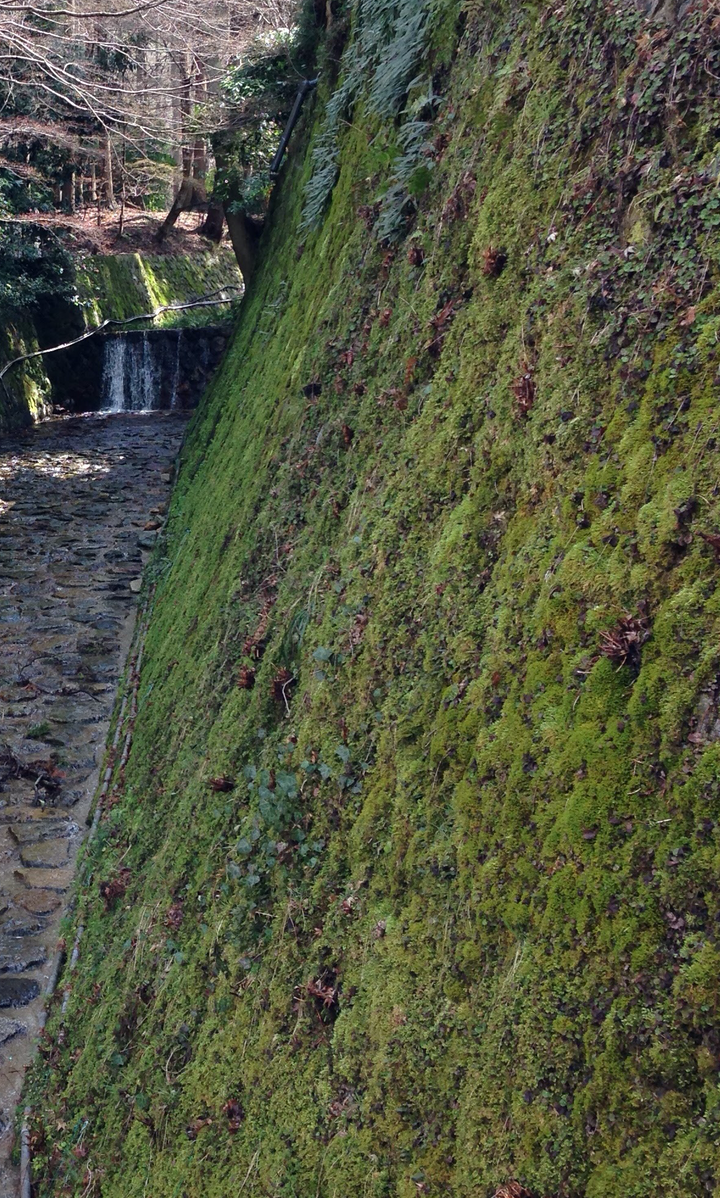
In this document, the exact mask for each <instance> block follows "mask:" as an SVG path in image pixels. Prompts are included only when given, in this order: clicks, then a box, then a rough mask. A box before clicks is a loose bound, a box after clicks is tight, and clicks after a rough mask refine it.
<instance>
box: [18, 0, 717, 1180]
mask: <svg viewBox="0 0 720 1198" xmlns="http://www.w3.org/2000/svg"><path fill="white" fill-rule="evenodd" d="M709 20H710V18H709V17H705V16H704V15H703V14H702V13H700V12H698V13H696V14H694V15H693V14H690V16H689V17H688V18H687V20H686V23H685V24H684V25H682V26H680V27H678V29H676V30H674V31H667V32H666V33H665V34H664V35H663V36H658V37H656V38H655V39H654V40H652V41H651V42H649V43H648V42H647V41H646V40H645V34H646V31H645V30H644V29H643V27H642V22H641V20H640V18H639V17H638V16H637V15H636V14H635V13H634V11H631V10H628V11H625V10H619V9H618V10H613V11H612V12H611V11H610V10H607V9H606V8H604V7H601V6H599V5H597V4H594V3H590V2H589V0H588V2H587V3H585V2H584V3H582V4H579V5H576V6H574V7H573V8H572V9H568V8H563V7H560V8H557V9H555V10H552V11H547V12H544V13H543V14H542V16H539V15H538V14H537V13H536V12H535V10H534V9H531V8H529V7H528V8H525V9H521V10H516V9H513V10H512V12H508V13H507V14H506V13H504V12H503V11H498V12H494V13H492V14H489V15H487V14H484V13H481V12H476V13H475V14H474V16H473V15H472V14H471V16H470V17H469V18H468V21H469V23H468V27H467V29H466V32H465V33H464V35H463V37H462V39H461V40H460V41H459V43H458V44H457V46H456V52H455V56H454V59H453V61H452V64H451V66H447V61H448V38H449V33H448V28H449V26H448V19H447V17H444V18H443V23H442V28H441V34H442V36H439V38H438V43H437V44H438V46H439V50H438V54H439V55H440V57H441V59H442V62H443V63H445V64H446V68H447V73H446V75H445V77H444V79H443V88H444V92H443V102H442V106H441V107H440V110H439V115H438V118H437V128H436V130H435V133H436V136H437V140H436V141H435V142H434V145H435V146H436V149H435V150H434V153H435V155H436V160H435V162H434V166H433V170H432V172H431V182H430V185H429V188H428V190H427V191H426V192H425V193H424V194H423V196H422V199H421V201H420V203H419V205H418V211H417V213H416V216H415V220H414V225H413V227H412V230H411V234H412V241H411V242H409V243H408V244H404V245H402V246H400V247H399V248H397V249H396V250H395V251H394V252H390V253H389V254H387V253H386V249H385V247H382V246H379V245H378V244H377V243H376V242H375V241H374V240H373V238H372V235H371V234H370V233H369V232H368V229H367V225H366V222H367V221H368V220H369V219H371V214H370V218H369V217H368V210H369V209H370V205H371V204H372V203H373V202H374V200H375V198H376V196H377V194H378V189H379V188H380V187H382V185H383V182H384V180H383V178H382V162H383V161H385V162H387V161H388V158H387V155H386V156H385V159H383V153H384V151H385V150H387V151H388V153H389V151H390V150H391V149H392V146H393V145H394V144H395V143H394V138H395V131H394V129H393V130H386V129H383V128H382V127H378V125H377V123H372V122H370V123H368V124H367V125H366V124H365V123H364V120H363V112H362V110H361V109H360V110H358V111H356V112H355V113H354V114H353V120H352V123H351V125H350V127H348V128H347V129H346V130H345V132H344V133H343V135H342V140H343V144H342V147H341V158H340V171H339V177H338V181H337V184H336V186H335V189H334V192H333V196H332V201H331V205H330V209H329V211H328V214H327V217H326V219H325V222H324V224H323V226H322V227H321V228H320V229H319V230H318V231H317V232H316V233H314V234H312V235H308V236H307V238H306V240H305V241H304V242H303V243H301V244H300V245H298V232H297V231H298V227H299V218H300V211H301V207H302V194H303V185H304V182H305V181H306V179H307V175H308V170H309V166H308V158H307V155H305V156H304V157H303V154H302V153H301V152H300V150H299V149H298V150H297V152H296V153H295V155H294V156H293V157H292V158H291V160H290V162H289V164H288V166H287V167H286V170H285V174H284V176H283V179H282V185H281V188H280V191H279V194H278V195H277V197H276V201H275V204H274V210H273V213H272V218H271V222H270V229H269V234H268V235H267V238H266V242H265V245H264V252H263V256H262V263H261V266H260V269H259V272H258V275H257V278H256V280H255V282H254V285H253V289H252V291H251V293H250V294H249V296H248V297H247V299H246V300H245V301H244V304H243V309H242V312H241V318H240V321H239V325H238V329H237V332H236V335H235V338H234V341H233V343H232V345H231V348H230V351H229V353H228V356H227V359H226V362H225V365H224V367H223V370H222V371H221V373H220V375H219V376H218V378H217V379H216V381H215V383H214V384H213V386H212V388H211V391H210V393H209V394H208V396H207V397H206V400H205V402H204V403H203V405H202V406H201V408H200V409H199V410H198V412H197V413H196V415H195V417H194V420H193V424H192V427H191V430H190V434H189V437H188V440H187V443H186V446H185V449H184V451H183V458H182V463H181V470H180V474H179V480H178V483H177V486H176V489H175V494H174V498H173V505H172V510H171V514H170V521H169V526H168V532H167V538H166V541H165V543H164V545H163V547H162V549H161V550H160V551H159V552H158V556H157V558H156V560H155V562H154V566H153V569H154V577H155V579H156V581H157V592H156V598H155V606H154V612H153V617H152V621H151V625H150V631H149V635H148V640H147V646H146V655H145V658H144V665H143V676H142V685H141V691H140V712H139V716H138V720H137V724H136V727H135V733H134V742H133V751H132V754H131V757H130V761H129V764H128V767H127V770H126V772H125V777H124V780H122V781H120V780H118V800H119V801H118V802H116V803H114V804H113V805H112V808H111V810H110V812H109V814H108V815H107V817H106V818H105V819H104V820H103V821H102V822H101V824H100V831H99V835H98V837H97V839H96V840H95V842H94V843H93V845H92V847H91V850H90V851H89V853H88V855H87V857H86V860H85V863H84V867H83V870H82V873H81V883H80V887H79V891H78V896H77V897H78V911H77V915H76V916H75V919H76V920H77V921H80V922H82V923H83V925H84V927H85V933H84V938H83V942H82V949H81V955H80V961H79V965H78V970H77V972H76V974H75V975H74V976H73V979H72V990H71V997H70V1001H69V1005H68V1011H67V1024H66V1028H65V1031H64V1033H63V1039H62V1041H61V1042H59V1043H57V1044H56V1046H54V1047H53V1044H54V1041H53V1039H52V1037H53V1035H54V1032H55V1031H56V1030H57V1029H58V1025H59V1022H60V1016H59V1014H58V1012H57V1010H56V1011H55V1013H54V1014H51V1017H50V1021H49V1024H48V1029H49V1032H50V1036H51V1039H50V1041H49V1042H48V1046H47V1048H46V1049H45V1050H44V1053H43V1054H42V1055H41V1058H40V1059H39V1060H38V1063H37V1065H36V1068H35V1070H34V1074H33V1077H32V1079H31V1083H30V1086H29V1089H28V1100H29V1101H30V1102H31V1103H32V1104H33V1108H34V1112H35V1116H34V1117H35V1120H36V1123H37V1132H38V1136H37V1142H38V1144H39V1145H41V1147H39V1148H38V1152H37V1159H36V1174H37V1187H38V1194H39V1195H41V1196H44V1195H50V1194H52V1193H57V1192H60V1191H61V1190H62V1189H63V1187H64V1188H65V1190H66V1192H68V1193H72V1194H78V1195H79V1194H81V1193H83V1192H84V1191H85V1190H86V1189H87V1186H88V1184H89V1180H88V1178H89V1174H88V1172H87V1171H88V1170H92V1172H93V1176H101V1182H100V1185H101V1189H102V1194H103V1196H104V1198H132V1196H134V1195H138V1196H139V1195H144V1194H152V1195H153V1198H171V1196H172V1198H179V1196H180V1195H181V1194H186V1195H192V1196H193V1198H194V1196H195V1195H200V1194H203V1195H207V1196H208V1198H226V1196H227V1195H228V1194H234V1193H241V1192H242V1193H247V1194H254V1195H261V1194H263V1195H267V1194H274V1195H288V1196H289V1195H313V1196H317V1195H322V1196H323V1198H330V1196H331V1195H340V1194H342V1195H343V1196H347V1198H350V1196H355V1195H357V1196H358V1198H359V1196H360V1195H363V1196H365V1195H374V1196H377V1198H381V1196H386V1195H387V1196H390V1195H393V1196H396V1195H403V1196H405V1195H407V1196H410V1195H415V1194H418V1193H428V1194H443V1193H445V1194H453V1195H456V1196H458V1198H462V1196H466V1195H467V1196H468V1198H469V1196H470V1195H473V1198H474V1196H476V1195H487V1196H488V1198H489V1196H490V1195H492V1194H493V1193H494V1192H495V1190H496V1189H497V1187H498V1186H499V1185H500V1184H501V1183H503V1182H504V1181H506V1180H508V1179H510V1178H519V1179H521V1180H522V1181H523V1182H524V1183H525V1184H526V1185H527V1186H528V1187H529V1188H530V1190H531V1192H532V1193H533V1195H536V1196H537V1198H549V1196H550V1195H558V1196H560V1195H563V1196H564V1198H576V1196H577V1198H579V1196H580V1195H584V1196H586V1198H600V1196H602V1198H621V1196H622V1198H628V1196H630V1198H645V1196H646V1195H647V1194H648V1193H652V1194H654V1195H655V1194H657V1195H663V1196H668V1198H670V1196H672V1198H675V1196H678V1198H679V1195H683V1198H686V1196H691V1198H701V1195H704V1194H707V1193H712V1192H714V1189H713V1187H715V1188H717V1180H716V1177H717V1170H718V1154H717V1146H716V1141H717V1130H716V1129H717V1120H718V1117H719V1115H720V1105H719V1104H718V1101H717V1080H718V1069H719V1066H720V1059H719V1056H718V1052H719V1047H718V1035H717V1013H716V1010H715V1006H716V1004H715V998H714V987H713V979H714V975H715V974H716V973H717V955H718V951H720V950H719V949H718V942H717V918H718V914H720V891H719V888H718V881H717V878H718V803H719V802H720V793H719V791H718V782H717V777H718V758H719V755H720V749H719V748H718V744H717V743H716V741H715V740H714V736H715V731H714V729H715V721H716V720H717V704H718V693H717V692H718V682H717V678H718V648H717V646H718V614H717V607H718V602H719V600H718V587H717V579H718V563H717V558H716V555H715V552H714V550H713V549H712V546H711V544H708V543H707V542H705V541H704V540H703V538H702V537H701V536H700V535H699V533H708V534H711V533H713V532H715V533H716V532H717V531H718V528H719V527H720V491H719V490H718V484H717V469H716V464H715V459H714V454H715V453H716V446H717V436H718V430H717V423H716V419H715V415H714V408H715V394H716V382H715V376H716V368H717V362H716V357H715V354H716V351H715V348H714V333H713V332H711V330H712V329H714V328H715V325H714V324H713V322H714V321H715V320H716V317H715V312H716V310H717V304H718V298H719V296H720V293H719V292H718V289H717V280H716V275H715V271H714V266H713V262H714V259H713V258H712V256H711V249H710V248H709V240H708V228H710V229H711V228H712V227H713V226H712V225H710V224H709V223H708V222H709V221H710V217H711V215H712V213H713V212H714V211H715V209H714V208H711V207H710V205H711V204H712V203H713V200H714V197H715V183H714V177H713V176H712V175H711V174H708V175H707V176H704V175H702V169H704V168H701V167H700V166H699V165H698V155H699V156H700V160H703V158H702V156H703V155H704V154H705V153H706V151H705V149H703V146H704V144H705V143H704V141H703V142H702V143H701V141H697V142H695V141H693V135H692V129H693V128H695V127H697V128H698V129H700V128H704V127H705V124H706V120H709V119H710V115H709V114H710V111H711V109H712V104H713V103H714V100H713V97H712V91H711V84H710V82H709V81H708V80H709V78H710V77H709V76H707V73H706V71H705V67H704V66H703V68H702V70H700V69H699V67H698V64H699V63H706V55H707V54H708V53H709V51H708V45H711V46H714V45H715V42H716V40H717V39H714V40H713V37H711V35H710V32H709V28H708V26H707V24H706V21H709ZM714 53H715V52H714V51H713V54H714ZM708 61H709V60H708ZM678 64H680V65H678ZM683 64H684V65H683ZM713 64H715V57H713V58H712V62H710V67H711V68H712V70H715V65H717V68H718V70H720V64H715V65H713ZM706 65H707V64H706ZM678 72H679V73H680V75H681V80H678V78H677V75H678ZM439 77H440V75H439ZM682 80H684V83H683V84H682V86H683V88H684V89H685V90H684V91H683V92H682V93H681V92H680V91H679V90H678V89H679V88H680V83H681V81H682ZM673 81H674V82H673ZM671 84H672V86H671ZM439 85H440V84H439V83H438V86H439ZM673 89H675V90H673ZM671 92H672V94H673V95H679V94H683V95H685V94H687V95H692V97H693V99H692V100H691V101H688V104H690V105H691V107H692V110H688V111H687V112H686V113H685V118H684V119H685V121H686V123H685V125H684V129H685V133H684V134H683V140H682V142H681V143H680V144H679V142H678V137H679V134H678V125H677V120H676V110H675V108H674V107H673V104H674V101H673V102H672V103H671V102H670V101H669V100H667V99H666V98H667V96H669V95H670V94H671ZM627 97H630V99H627ZM666 104H667V106H666ZM321 121H322V113H321V112H318V113H317V124H316V130H317V128H318V127H320V124H321ZM312 136H313V134H312V131H311V132H310V142H312ZM703 136H704V135H703ZM370 142H372V144H369V143H370ZM631 166H633V167H634V166H637V168H638V169H637V174H636V175H633V176H632V178H633V180H634V182H633V184H632V187H631V186H630V185H629V183H628V185H627V187H625V184H624V183H623V182H622V181H623V179H626V182H627V178H628V177H629V176H626V174H623V172H628V171H629V170H630V167H631ZM650 167H652V169H650ZM646 168H647V169H646ZM700 176H701V177H700ZM678 180H680V181H683V180H684V182H678ZM698 180H699V181H698ZM683 188H685V189H686V190H683ZM687 189H690V190H689V191H688V190H687ZM665 194H667V195H669V196H674V197H675V198H676V199H677V201H678V202H677V203H676V204H674V205H673V206H672V216H670V215H664V209H663V208H662V204H660V203H659V201H658V195H665ZM683 197H684V198H683ZM681 199H682V202H680V200H681ZM663 202H664V201H663ZM650 211H652V213H653V217H652V221H650V217H649V216H646V217H645V218H644V219H645V220H646V222H647V225H648V227H649V226H650V225H651V226H652V228H651V232H650V233H649V234H648V235H647V236H646V237H644V238H639V237H636V234H635V233H633V232H632V230H633V229H634V227H635V224H636V222H637V220H639V219H640V217H639V216H638V215H637V214H638V212H642V213H644V214H647V213H649V212H650ZM668 211H669V210H668ZM703 214H705V215H703ZM628 230H629V231H630V232H628ZM630 235H632V236H633V237H634V238H636V241H637V245H635V246H634V247H633V248H634V251H635V252H633V253H627V252H626V251H627V250H628V248H629V246H628V240H627V239H628V237H629V236H630ZM409 244H412V245H413V246H418V245H419V246H422V247H423V248H424V260H423V262H422V264H418V261H417V255H408V252H407V251H408V245H409ZM491 246H492V247H495V248H502V249H503V251H504V253H505V255H506V259H507V261H506V265H505V268H504V270H503V271H502V273H501V274H499V275H498V276H496V275H494V274H493V272H492V271H488V270H487V269H486V261H487V257H486V251H487V250H488V248H489V247H491ZM679 247H680V248H679ZM675 255H677V257H675ZM668 263H672V264H673V265H670V266H669V265H668ZM668 272H669V273H668ZM699 280H702V282H701V283H700V282H699ZM689 309H692V311H690V310H689ZM524 376H529V378H530V380H531V382H532V389H531V390H528V387H527V379H526V380H525V383H523V381H522V380H523V378H524ZM311 383H312V384H314V386H310V385H309V384H311ZM318 384H319V385H320V386H318ZM528 395H529V396H530V399H531V402H530V404H529V405H528V406H527V410H525V411H523V405H522V403H521V402H520V401H521V400H523V397H524V398H525V399H526V400H527V398H528ZM643 613H645V615H643ZM641 615H643V618H644V619H646V620H647V624H648V632H649V634H650V635H649V637H648V639H647V640H646V642H645V643H644V644H642V646H641V648H640V650H639V654H638V656H637V659H635V660H632V661H630V662H629V663H628V664H622V662H621V661H619V660H618V658H617V655H616V656H615V659H614V660H613V659H611V657H608V656H607V655H606V654H604V653H603V652H602V651H601V650H602V648H603V645H604V644H606V641H604V639H603V634H607V633H610V632H612V630H613V629H617V628H618V626H619V621H620V620H621V619H622V618H627V617H628V616H634V617H639V616H641ZM241 670H244V671H246V672H247V671H250V670H252V671H254V675H255V682H254V686H253V687H252V688H251V689H247V684H248V682H249V676H248V674H247V673H245V674H244V675H243V680H244V682H245V683H246V686H243V687H241V686H238V679H239V677H240V671H241ZM281 671H283V673H281ZM219 776H226V777H228V778H232V779H233V780H234V783H235V785H234V788H233V789H232V790H231V791H230V792H228V793H224V792H217V791H215V790H214V789H213V788H212V786H211V785H210V780H211V779H212V778H218V777H219ZM121 862H122V865H123V866H124V867H126V868H128V869H129V870H130V885H129V888H128V891H127V894H126V895H125V896H124V897H123V898H122V899H121V900H119V901H118V903H117V905H116V907H115V908H114V910H113V911H112V912H106V911H105V909H104V905H103V903H102V902H101V900H100V897H99V894H98V884H99V883H100V882H101V881H103V880H105V879H107V878H108V877H110V876H112V874H113V872H114V871H115V870H116V869H118V868H119V866H120V863H121ZM171 908H173V910H174V911H175V914H174V915H172V914H170V912H171ZM179 911H181V913H182V918H181V920H180V919H179V918H178V912H179ZM68 935H69V936H71V935H72V931H71V930H69V931H68ZM228 1104H230V1105H228ZM233 1104H236V1105H233ZM238 1105H239V1107H240V1108H241V1114H240V1115H237V1113H236V1115H235V1116H234V1117H233V1116H232V1112H233V1111H236V1112H237V1109H238ZM231 1123H232V1125H231ZM80 1136H82V1142H83V1145H84V1146H85V1148H86V1149H87V1156H86V1157H84V1158H83V1159H82V1160H79V1159H78V1155H77V1154H75V1155H74V1154H73V1148H74V1147H76V1144H77V1140H78V1138H79V1137H80Z"/></svg>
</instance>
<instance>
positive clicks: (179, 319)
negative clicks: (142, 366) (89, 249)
mask: <svg viewBox="0 0 720 1198" xmlns="http://www.w3.org/2000/svg"><path fill="white" fill-rule="evenodd" d="M76 281H77V292H78V302H79V304H80V307H81V309H82V311H83V313H84V317H85V322H86V324H87V326H88V327H89V328H93V327H97V325H99V324H100V323H101V322H102V321H103V320H128V319H129V318H130V317H132V316H134V315H135V314H139V313H143V312H151V311H154V310H155V309H156V308H160V307H162V306H163V305H165V304H184V303H190V302H192V301H193V300H196V299H200V298H202V297H203V296H206V295H209V294H213V296H214V298H221V293H225V294H227V296H228V297H229V298H237V297H238V295H239V290H238V289H239V288H240V286H241V284H242V277H241V275H240V272H239V270H238V267H237V262H236V261H235V255H234V254H233V252H232V250H231V249H230V248H229V247H228V246H220V247H218V248H217V249H214V250H207V251H204V252H198V253H197V254H192V255H191V254H141V253H135V254H114V255H93V256H86V257H84V258H81V259H79V260H78V262H77V264H76ZM223 311H226V312H227V309H223V308H221V307H214V308H210V307H209V308H196V309H190V310H188V311H185V312H166V313H164V314H163V315H162V316H158V317H157V318H156V320H155V322H154V325H155V327H156V328H169V327H178V326H183V325H184V326H193V325H200V324H217V322H218V313H222V312H223ZM146 325H147V322H146Z"/></svg>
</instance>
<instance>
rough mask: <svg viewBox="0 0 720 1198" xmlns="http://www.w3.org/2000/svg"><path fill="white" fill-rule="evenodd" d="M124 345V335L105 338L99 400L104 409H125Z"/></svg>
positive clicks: (112, 410) (119, 410)
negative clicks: (100, 398)
mask: <svg viewBox="0 0 720 1198" xmlns="http://www.w3.org/2000/svg"><path fill="white" fill-rule="evenodd" d="M125 345H126V342H125V338H124V337H106V338H105V345H104V351H103V375H102V402H101V407H102V408H103V409H104V410H105V411H109V412H122V411H124V409H125Z"/></svg>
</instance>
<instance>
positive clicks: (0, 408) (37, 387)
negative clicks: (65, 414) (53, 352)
mask: <svg viewBox="0 0 720 1198" xmlns="http://www.w3.org/2000/svg"><path fill="white" fill-rule="evenodd" d="M37 349H38V339H37V332H36V329H35V325H34V322H33V318H32V316H31V315H29V314H27V313H26V314H24V315H22V314H19V313H18V314H16V315H14V316H10V317H7V316H6V318H5V321H4V324H3V327H2V329H1V330H0V369H2V368H3V367H4V366H5V365H6V364H7V363H8V362H10V361H12V359H13V358H19V357H21V355H23V354H28V353H35V352H36V351H37ZM50 392H51V386H50V380H49V379H48V377H47V375H46V373H45V369H44V366H43V361H42V358H34V359H31V360H30V361H28V362H24V363H21V364H20V365H18V366H13V367H12V369H11V370H9V371H8V372H7V374H6V375H4V376H3V378H2V379H1V380H0V434H4V433H13V432H17V431H18V430H19V429H22V428H26V427H27V426H28V425H30V424H32V422H33V420H37V419H39V418H40V417H42V416H45V415H47V413H48V412H49V410H50Z"/></svg>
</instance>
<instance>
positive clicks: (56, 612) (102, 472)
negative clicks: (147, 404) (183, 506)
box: [0, 412, 186, 1198]
mask: <svg viewBox="0 0 720 1198" xmlns="http://www.w3.org/2000/svg"><path fill="white" fill-rule="evenodd" d="M185 423H186V416H185V415H183V414H181V413H176V412H153V413H122V414H117V415H115V414H113V415H107V414H98V415H93V416H82V417H75V418H68V419H65V420H53V421H49V422H47V423H45V424H42V425H39V426H37V427H36V428H35V429H33V430H32V431H31V432H30V433H29V434H28V435H27V436H25V437H24V438H22V439H18V440H16V441H15V442H5V443H4V444H2V445H0V1198H16V1195H17V1194H18V1192H19V1190H18V1185H19V1178H18V1171H17V1170H16V1169H15V1168H14V1167H13V1166H12V1165H11V1164H10V1161H9V1153H10V1150H11V1147H12V1141H13V1131H12V1120H13V1114H14V1108H15V1105H16V1103H17V1102H18V1100H19V1096H20V1090H21V1086H22V1079H23V1074H24V1071H25V1068H26V1067H27V1064H28V1062H29V1060H30V1057H31V1056H32V1053H33V1050H34V1046H35V1044H36V1041H37V1037H38V1035H39V1033H40V1029H41V1026H42V1012H43V1008H44V994H45V991H46V989H47V987H48V985H49V983H50V981H51V976H52V972H53V964H54V961H55V960H56V956H57V948H58V927H59V923H60V919H61V916H62V914H63V911H64V909H65V906H66V903H67V900H68V893H69V887H70V884H71V881H72V875H73V865H74V860H75V856H76V853H77V848H78V845H79V844H80V841H81V840H82V838H83V835H84V834H85V832H86V817H87V813H88V809H89V807H90V802H91V799H92V794H93V790H94V787H95V784H96V781H97V776H98V770H99V767H100V764H101V760H102V755H103V749H104V745H105V738H106V735H107V728H108V722H109V718H110V715H111V711H112V707H113V702H114V698H115V692H116V688H117V684H118V679H119V677H120V674H121V672H122V668H123V664H124V661H125V657H126V655H127V652H128V647H129V644H130V639H131V636H132V628H133V622H134V614H135V607H136V603H137V598H136V592H137V590H138V589H139V578H140V574H141V570H142V565H143V561H144V559H146V558H147V557H148V555H149V552H150V550H151V549H152V543H153V540H154V537H155V536H156V535H157V534H156V531H155V530H156V528H157V527H159V525H160V523H161V522H162V519H163V512H164V505H165V503H166V501H167V497H168V492H169V485H170V478H171V470H172V465H173V462H174V459H175V457H176V454H177V451H178V448H179V445H180V441H181V439H182V435H183V432H184V428H185Z"/></svg>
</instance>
